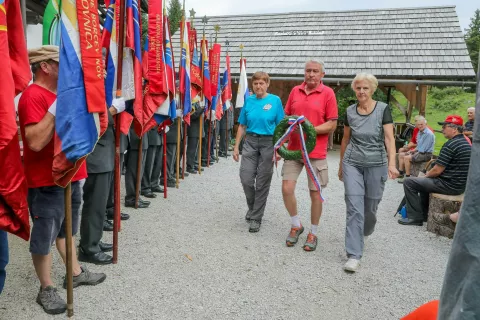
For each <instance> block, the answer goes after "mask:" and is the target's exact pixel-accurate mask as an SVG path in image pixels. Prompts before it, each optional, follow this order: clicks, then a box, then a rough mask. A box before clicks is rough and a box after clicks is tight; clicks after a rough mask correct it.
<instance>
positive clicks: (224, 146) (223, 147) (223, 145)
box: [219, 129, 232, 155]
mask: <svg viewBox="0 0 480 320" xmlns="http://www.w3.org/2000/svg"><path fill="white" fill-rule="evenodd" d="M231 136H232V129H229V130H227V131H226V132H225V129H221V130H220V142H219V145H220V149H219V153H220V154H222V155H225V154H226V153H227V152H228V145H229V144H230V137H231ZM227 137H228V142H227Z"/></svg>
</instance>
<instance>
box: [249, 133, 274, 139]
mask: <svg viewBox="0 0 480 320" xmlns="http://www.w3.org/2000/svg"><path fill="white" fill-rule="evenodd" d="M247 136H252V137H256V138H273V135H267V134H256V133H253V132H247Z"/></svg>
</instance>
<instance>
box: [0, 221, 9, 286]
mask: <svg viewBox="0 0 480 320" xmlns="http://www.w3.org/2000/svg"><path fill="white" fill-rule="evenodd" d="M7 264H8V238H7V233H6V232H5V231H3V230H0V294H1V293H2V291H3V285H4V284H5V277H6V275H7V274H6V272H5V267H6V266H7Z"/></svg>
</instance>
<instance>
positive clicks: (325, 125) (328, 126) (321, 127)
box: [315, 120, 337, 134]
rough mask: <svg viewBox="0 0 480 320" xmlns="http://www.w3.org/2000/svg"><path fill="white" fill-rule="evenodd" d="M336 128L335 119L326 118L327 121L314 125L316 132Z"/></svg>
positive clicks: (329, 130)
mask: <svg viewBox="0 0 480 320" xmlns="http://www.w3.org/2000/svg"><path fill="white" fill-rule="evenodd" d="M336 128H337V120H328V121H327V122H325V123H322V124H321V125H318V126H316V127H315V132H316V133H317V134H328V133H330V132H333V131H335V129H336Z"/></svg>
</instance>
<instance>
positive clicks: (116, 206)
mask: <svg viewBox="0 0 480 320" xmlns="http://www.w3.org/2000/svg"><path fill="white" fill-rule="evenodd" d="M119 4H120V17H121V18H120V20H119V26H118V35H119V36H118V56H117V75H118V76H117V92H116V93H115V95H116V97H117V98H120V97H122V76H121V75H122V72H123V46H124V38H125V36H124V34H125V18H123V17H125V0H120V2H119ZM120 139H121V136H120V115H119V114H117V115H115V169H114V176H113V263H114V264H116V263H117V262H118V232H119V231H120V180H121V178H122V176H121V175H120V170H121V168H120Z"/></svg>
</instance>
